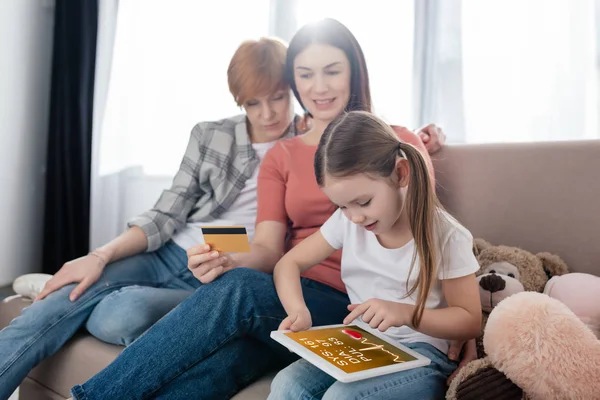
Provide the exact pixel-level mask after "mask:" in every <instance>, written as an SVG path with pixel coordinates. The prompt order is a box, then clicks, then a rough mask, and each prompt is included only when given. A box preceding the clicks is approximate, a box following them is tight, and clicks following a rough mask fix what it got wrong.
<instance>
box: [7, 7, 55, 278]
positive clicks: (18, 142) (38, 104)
mask: <svg viewBox="0 0 600 400" xmlns="http://www.w3.org/2000/svg"><path fill="white" fill-rule="evenodd" d="M53 26H54V4H53V2H52V1H49V0H1V1H0V286H3V285H7V284H9V283H11V282H12V280H13V279H14V278H15V277H17V276H18V275H20V274H23V273H27V272H34V271H39V270H40V269H41V254H42V234H43V225H42V224H43V211H44V176H45V161H46V142H47V131H48V115H49V99H50V74H51V59H52V35H53Z"/></svg>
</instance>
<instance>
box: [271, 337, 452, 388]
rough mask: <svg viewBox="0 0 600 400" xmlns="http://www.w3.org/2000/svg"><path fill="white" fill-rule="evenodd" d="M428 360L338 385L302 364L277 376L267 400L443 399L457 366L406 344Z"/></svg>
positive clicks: (425, 345)
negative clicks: (398, 369)
mask: <svg viewBox="0 0 600 400" xmlns="http://www.w3.org/2000/svg"><path fill="white" fill-rule="evenodd" d="M406 346H407V347H410V348H411V349H413V350H415V351H417V352H418V353H421V354H423V355H424V356H426V357H428V358H429V359H430V360H431V363H430V364H429V365H427V366H425V367H420V368H414V369H410V370H406V371H401V372H396V373H393V374H388V375H382V376H378V377H375V378H369V379H365V380H362V381H356V382H349V383H342V382H338V381H336V380H335V379H334V378H332V377H331V376H330V375H328V374H327V373H325V372H323V371H322V370H320V369H319V368H317V367H315V366H314V365H312V364H311V363H309V362H308V361H306V360H298V361H296V362H295V363H293V364H292V365H290V366H289V367H287V368H285V369H284V370H283V371H281V372H279V373H278V374H277V376H276V377H275V379H274V380H273V382H272V384H271V394H270V395H269V398H268V400H285V399H288V400H292V399H293V400H305V399H306V400H308V399H323V400H359V399H371V400H392V399H393V400H401V399H406V400H413V399H418V400H435V399H444V398H445V397H446V390H447V388H446V379H447V378H448V377H449V376H450V375H451V374H452V372H454V370H455V369H456V368H457V366H458V363H456V362H454V361H450V360H449V359H448V357H447V356H446V355H445V354H444V353H442V352H441V351H439V350H438V349H436V348H435V347H433V346H432V345H430V344H428V343H406Z"/></svg>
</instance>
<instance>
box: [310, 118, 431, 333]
mask: <svg viewBox="0 0 600 400" xmlns="http://www.w3.org/2000/svg"><path fill="white" fill-rule="evenodd" d="M399 156H400V157H406V160H408V164H409V169H410V176H409V184H408V194H407V198H406V203H407V211H408V216H409V221H410V229H411V232H412V235H413V238H414V241H415V245H416V248H417V251H416V253H415V254H414V256H413V259H412V263H411V267H410V271H409V274H408V275H409V276H410V275H411V274H412V272H413V267H414V265H415V261H416V258H417V257H419V261H420V268H419V274H418V276H417V280H416V282H415V284H414V285H413V286H412V287H411V288H409V287H408V283H407V288H406V289H407V294H406V296H407V297H408V296H411V295H412V294H413V293H414V292H415V291H417V300H416V309H415V312H414V314H413V318H412V323H413V326H415V327H418V326H419V324H420V322H421V318H422V316H423V311H424V309H425V303H426V301H427V297H428V296H429V292H430V290H431V287H432V286H433V283H434V282H435V278H436V275H437V272H436V270H437V261H438V257H437V255H436V247H435V246H436V242H437V241H436V239H435V233H434V227H435V226H436V225H437V222H436V219H437V218H438V215H439V213H438V211H439V210H441V209H442V206H441V204H440V203H439V201H438V199H437V196H436V194H435V191H434V188H433V186H432V185H431V181H430V177H429V175H430V174H429V170H428V168H427V163H426V162H425V158H423V156H422V155H421V153H420V152H419V150H417V149H416V148H415V147H414V146H412V145H410V144H407V143H404V142H401V141H400V140H399V139H398V136H396V134H395V133H394V131H393V129H392V128H391V127H390V126H389V125H387V124H386V123H385V122H383V121H382V120H381V119H379V118H377V117H375V116H374V115H372V114H370V113H368V112H365V111H351V112H348V113H343V114H342V115H340V116H339V117H338V118H337V119H336V120H334V121H332V122H331V123H330V124H329V125H328V126H327V128H326V129H325V132H324V133H323V136H322V137H321V141H320V143H319V147H318V149H317V152H316V154H315V174H316V178H317V183H318V184H319V186H321V187H322V186H323V185H324V181H325V176H326V175H329V176H331V177H335V178H343V177H348V176H352V175H356V174H367V175H370V176H373V177H381V178H385V179H388V178H390V177H392V174H393V173H394V172H395V171H396V161H397V157H399Z"/></svg>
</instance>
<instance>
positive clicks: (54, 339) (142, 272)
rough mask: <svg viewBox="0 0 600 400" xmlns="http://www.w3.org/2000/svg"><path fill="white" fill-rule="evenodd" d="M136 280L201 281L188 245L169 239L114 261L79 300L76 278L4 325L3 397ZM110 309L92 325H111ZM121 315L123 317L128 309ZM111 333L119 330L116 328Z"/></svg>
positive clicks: (188, 285) (164, 284) (184, 287)
mask: <svg viewBox="0 0 600 400" xmlns="http://www.w3.org/2000/svg"><path fill="white" fill-rule="evenodd" d="M131 285H140V286H147V287H156V288H165V289H174V290H177V291H188V293H189V294H192V293H193V290H194V289H196V288H198V287H199V286H200V285H201V284H200V282H199V281H198V280H197V279H196V278H194V276H193V275H192V273H191V272H190V271H189V270H188V268H187V255H186V253H185V250H183V249H182V248H180V247H179V246H177V245H176V244H174V243H173V242H169V243H167V244H165V245H164V246H163V247H162V248H161V249H160V250H158V251H156V252H152V253H143V254H139V255H137V256H134V257H130V258H126V259H124V260H121V261H117V262H115V263H112V264H110V265H108V266H107V267H106V268H105V270H104V272H103V273H102V275H101V277H100V279H99V280H98V281H97V282H96V283H94V284H93V285H92V286H90V288H88V290H86V291H85V292H84V294H83V295H82V296H81V297H80V298H79V299H77V300H76V301H74V302H72V301H70V300H69V293H70V292H71V291H72V290H73V288H74V287H75V284H71V285H67V286H64V287H62V288H61V289H59V290H57V291H55V292H53V293H51V294H50V295H49V296H48V297H46V298H45V299H44V300H40V301H37V302H34V303H33V304H31V305H30V306H28V307H27V308H25V309H24V310H23V312H22V313H21V315H20V316H18V317H17V318H15V319H14V320H13V321H11V323H10V325H8V326H7V327H6V328H4V329H2V330H1V331H0V399H5V398H8V396H10V394H11V393H12V392H13V391H14V390H15V389H16V388H17V386H18V385H19V384H20V383H21V381H22V380H23V379H24V378H25V376H26V375H27V374H28V373H29V371H30V370H31V369H32V368H34V367H35V366H36V365H37V364H38V363H39V362H40V361H42V360H43V359H45V358H46V357H48V356H50V355H52V354H53V353H55V352H56V351H57V350H58V349H60V347H61V346H62V345H63V344H64V343H65V342H66V341H67V340H68V339H69V338H70V337H71V336H73V334H74V333H75V332H77V330H79V329H80V328H81V327H83V325H84V324H85V323H86V321H87V320H88V317H89V316H90V314H93V313H94V310H95V307H96V306H97V305H98V304H99V303H100V302H101V301H102V300H103V299H106V298H107V296H109V295H110V294H111V293H114V292H116V291H118V290H120V289H122V288H124V287H127V286H131ZM178 293H179V292H178ZM136 312H137V311H136ZM134 314H135V312H133V313H132V314H131V315H127V318H129V319H131V318H132V317H133V315H134ZM104 315H105V316H104V317H102V315H99V316H98V318H96V322H95V323H93V324H92V323H90V324H89V327H92V326H95V327H96V328H92V330H95V329H96V330H98V332H100V330H99V329H97V327H98V326H100V325H102V324H103V323H106V324H107V326H108V324H109V323H111V322H110V321H111V319H112V318H113V317H112V316H108V315H106V314H104ZM100 317H102V318H103V320H102V319H100ZM119 318H123V316H122V314H121V317H119ZM139 323H140V320H138V321H137V322H136V324H138V328H139ZM124 324H125V325H126V320H125V319H120V321H119V322H118V325H120V326H123V325H124ZM105 331H106V332H108V333H111V332H109V331H108V330H105ZM111 334H113V336H115V335H114V331H112V333H111Z"/></svg>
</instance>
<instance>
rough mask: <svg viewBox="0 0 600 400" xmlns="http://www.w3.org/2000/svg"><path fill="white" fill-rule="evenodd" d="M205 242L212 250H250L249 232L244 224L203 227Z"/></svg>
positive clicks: (240, 251)
mask: <svg viewBox="0 0 600 400" xmlns="http://www.w3.org/2000/svg"><path fill="white" fill-rule="evenodd" d="M202 236H204V243H206V244H209V245H210V248H211V250H216V251H220V252H223V253H246V252H249V251H250V243H249V242H248V233H247V232H246V228H245V227H243V226H205V227H202Z"/></svg>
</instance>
